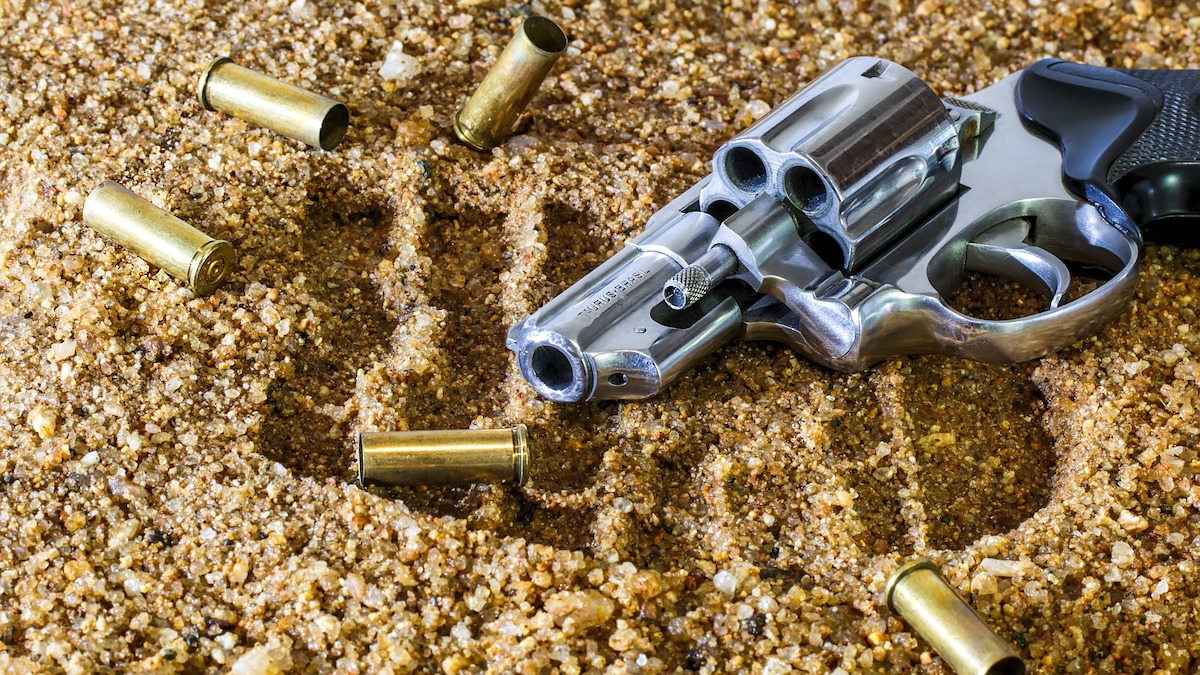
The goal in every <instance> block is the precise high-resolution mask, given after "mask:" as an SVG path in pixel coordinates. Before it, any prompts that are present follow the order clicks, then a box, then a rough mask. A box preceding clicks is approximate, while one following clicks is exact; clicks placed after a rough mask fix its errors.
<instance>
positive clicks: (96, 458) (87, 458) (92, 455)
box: [79, 450, 100, 466]
mask: <svg viewBox="0 0 1200 675" xmlns="http://www.w3.org/2000/svg"><path fill="white" fill-rule="evenodd" d="M99 462H100V453H98V452H96V451H95V450H92V451H91V452H89V453H87V454H86V455H84V456H83V457H81V458H80V459H79V463H80V464H82V465H83V466H96V464H98V463H99Z"/></svg>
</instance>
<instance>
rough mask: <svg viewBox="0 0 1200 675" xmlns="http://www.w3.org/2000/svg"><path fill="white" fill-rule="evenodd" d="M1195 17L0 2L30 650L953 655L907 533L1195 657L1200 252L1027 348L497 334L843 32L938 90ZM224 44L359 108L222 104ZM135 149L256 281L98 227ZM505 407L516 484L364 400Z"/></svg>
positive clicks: (429, 666) (437, 420)
mask: <svg viewBox="0 0 1200 675" xmlns="http://www.w3.org/2000/svg"><path fill="white" fill-rule="evenodd" d="M531 11H536V12H538V13H541V14H545V15H547V16H550V17H552V18H554V19H555V20H557V21H559V22H560V23H561V24H562V25H563V27H564V28H565V29H566V31H567V32H568V34H569V35H570V37H571V46H570V48H569V50H568V53H567V54H566V56H565V57H564V58H563V59H562V61H560V63H559V65H558V66H557V67H556V69H555V71H554V73H553V74H552V75H551V76H550V78H549V80H548V81H547V82H546V84H545V86H544V87H543V89H542V91H541V92H540V94H539V95H538V97H537V98H536V99H535V101H534V103H533V106H532V115H531V116H530V117H529V119H528V120H527V121H526V122H524V123H523V126H522V127H521V128H520V129H519V130H518V134H517V135H516V136H515V137H514V138H512V139H511V140H510V141H509V142H508V143H507V144H505V145H504V146H502V147H500V148H498V149H496V150H495V151H494V152H493V153H491V154H480V153H477V152H474V151H472V150H470V149H468V148H466V147H464V146H462V145H460V144H458V143H456V142H455V140H454V137H453V133H452V131H451V118H452V115H453V113H454V111H455V110H456V108H457V107H458V106H459V105H461V103H462V102H463V101H464V100H465V99H466V97H467V96H468V95H469V93H470V92H471V90H472V88H473V86H474V85H475V83H477V82H478V81H479V80H480V79H481V78H482V76H483V74H484V73H485V72H486V69H487V67H488V65H489V64H490V63H491V62H492V61H493V60H494V59H495V57H496V55H497V54H498V53H499V50H500V49H501V48H502V47H503V45H504V43H505V42H506V41H507V39H508V37H509V36H510V35H511V34H512V31H513V30H514V28H515V26H516V24H517V22H519V20H520V19H521V17H522V16H523V15H524V14H526V13H529V12H531ZM1193 15H1194V12H1193V11H1192V10H1191V9H1190V8H1189V7H1188V6H1187V5H1186V4H1182V3H1181V4H1179V5H1177V6H1171V5H1169V4H1167V3H1161V4H1154V3H1149V2H1143V1H1142V0H1134V1H1133V2H1131V3H1128V4H1122V3H1109V2H1100V3H1094V4H1090V5H1089V4H1085V3H1082V2H1055V3H1050V2H1042V1H1040V0H1039V1H1030V2H1018V3H1014V4H1009V5H1007V6H1006V5H1003V4H1001V3H995V4H993V3H990V2H980V1H972V2H966V3H946V4H942V3H940V2H938V1H937V0H924V1H923V2H920V3H912V2H903V1H894V2H890V3H888V2H879V3H867V2H855V1H852V0H845V1H843V2H838V3H832V2H827V1H826V0H820V1H819V2H816V3H812V4H808V3H804V4H796V3H789V2H783V1H779V0H764V1H763V2H757V3H749V2H742V1H738V0H734V1H732V2H715V1H714V2H705V3H698V4H692V3H675V2H670V1H667V2H628V3H622V2H614V3H611V4H603V3H600V2H593V3H587V2H582V1H570V0H568V1H566V2H563V3H561V4H560V3H547V4H542V3H534V4H533V5H532V6H531V5H511V4H504V3H495V2H487V1H470V0H464V1H461V2H458V3H446V4H444V5H440V4H435V3H422V2H418V1H417V0H398V1H397V2H393V3H389V4H385V5H378V6H375V5H372V6H367V5H363V4H356V3H314V2H311V1H308V2H306V1H305V0H297V1H296V2H293V3H290V4H289V3H286V2H269V3H257V2H254V3H244V4H242V3H238V4H234V3H231V4H230V5H228V6H226V5H224V4H223V3H204V2H196V1H190V2H184V1H182V0H172V1H164V2H160V3H143V2H134V3H115V2H97V3H73V2H67V3H48V2H34V1H32V0H0V56H2V58H0V64H2V65H0V326H2V328H0V671H8V672H27V671H36V670H46V671H55V672H57V671H66V672H94V671H101V672H103V671H116V672H176V671H179V672H203V671H218V672H219V671H226V670H229V671H231V672H235V673H271V672H278V671H287V670H291V671H295V672H343V673H351V672H381V673H386V672H410V671H421V672H438V671H441V672H446V673H469V672H485V671H486V672H519V673H537V672H555V671H557V672H564V673H575V672H585V671H586V672H595V671H611V672H631V673H633V672H636V673H657V672H690V671H695V672H755V673H757V672H762V673H772V674H778V673H786V672H813V673H820V672H829V671H832V672H838V673H841V672H919V673H944V672H947V669H946V667H945V666H944V664H943V663H942V661H941V660H940V658H939V657H938V656H937V655H936V654H934V653H932V652H931V650H930V648H929V647H928V645H927V644H926V643H925V642H924V641H923V640H921V639H920V638H918V637H917V636H916V635H914V634H913V633H912V632H910V631H909V630H908V629H907V628H906V626H905V625H904V624H903V623H902V622H901V621H899V620H898V619H897V618H896V617H895V616H893V615H891V614H890V613H889V612H888V610H887V609H886V608H884V607H883V606H882V604H881V603H882V590H883V586H884V583H885V582H886V580H887V577H888V575H889V574H890V572H891V571H892V570H893V569H895V567H896V566H897V565H898V564H899V563H900V562H902V561H904V560H906V559H908V558H910V557H912V556H914V555H924V556H928V557H930V558H932V559H933V560H934V561H936V562H937V563H938V564H939V565H941V566H942V570H943V573H944V574H945V576H946V578H947V579H948V581H949V582H950V583H951V584H952V585H953V586H954V587H955V588H956V589H957V590H959V591H960V592H961V593H962V594H963V595H964V597H966V598H967V599H968V600H969V601H970V603H971V604H972V605H973V606H974V607H975V609H976V610H977V611H978V612H979V614H980V615H981V616H982V617H983V618H984V619H985V620H986V621H987V622H988V623H989V624H991V625H992V626H994V627H995V629H996V630H997V632H998V633H999V634H1000V635H1001V636H1002V637H1004V638H1005V639H1007V640H1010V641H1011V642H1012V643H1013V644H1014V646H1015V647H1016V649H1017V650H1018V652H1019V653H1020V654H1021V655H1022V656H1023V657H1024V658H1026V660H1027V661H1028V662H1029V663H1030V664H1031V665H1032V666H1034V667H1035V668H1036V669H1037V670H1038V671H1039V672H1121V673H1133V672H1147V673H1149V672H1192V671H1194V670H1195V669H1196V668H1197V667H1198V664H1200V646H1198V645H1200V643H1197V641H1196V640H1195V635H1197V634H1200V573H1198V570H1197V563H1196V562H1195V561H1194V558H1195V557H1196V553H1197V551H1198V550H1200V511H1198V510H1197V508H1198V506H1200V488H1198V487H1197V484H1196V478H1195V475H1194V474H1195V473H1196V471H1197V470H1198V469H1200V460H1198V458H1197V450H1198V449H1200V441H1198V440H1197V439H1198V437H1200V431H1198V422H1197V413H1196V408H1197V405H1198V404H1200V401H1198V394H1197V391H1198V388H1197V379H1198V378H1200V338H1198V335H1200V323H1198V322H1197V317H1196V312H1197V308H1198V307H1200V256H1198V255H1197V252H1196V251H1194V250H1181V249H1176V248H1171V247H1160V246H1150V247H1148V248H1147V250H1146V253H1145V261H1144V268H1143V273H1142V276H1141V280H1140V282H1139V286H1138V293H1137V296H1136V298H1135V300H1134V302H1133V303H1132V304H1131V305H1130V307H1129V309H1128V312H1127V313H1126V314H1125V315H1124V316H1123V317H1122V318H1121V319H1120V320H1119V321H1117V322H1115V323H1114V324H1112V325H1110V326H1108V327H1107V328H1105V329H1104V330H1103V331H1101V332H1100V333H1099V334H1098V335H1097V336H1096V337H1094V338H1091V339H1088V340H1085V341H1083V342H1082V343H1080V344H1077V345H1074V346H1072V347H1070V348H1067V349H1064V350H1063V351H1061V352H1059V353H1057V354H1055V355H1053V356H1050V357H1046V358H1043V359H1041V360H1039V361H1036V362H1032V363H1028V364H1019V365H1012V366H984V365H979V364H974V363H968V362H963V361H958V360H955V359H952V358H947V357H914V358H905V359H897V360H894V361H890V362H887V363H885V364H882V365H880V366H878V367H876V368H873V369H871V370H870V371H868V372H865V373H861V374H856V375H843V374H835V373H831V372H829V371H826V370H822V369H821V368H818V367H815V366H813V365H810V364H808V363H806V362H804V361H803V360H802V359H800V358H799V357H797V356H796V355H794V354H793V353H791V352H790V351H789V350H787V349H786V348H783V347H780V346H777V345H771V344H760V343H739V344H733V345H730V346H728V347H726V348H725V349H723V350H722V351H720V352H719V353H717V354H716V355H714V356H713V357H712V358H710V359H709V360H708V361H706V362H705V363H704V364H703V365H702V366H701V367H699V368H697V369H696V370H695V371H694V372H693V373H691V374H690V375H688V376H687V377H685V378H684V379H682V380H681V381H679V382H678V383H676V384H675V385H674V386H672V387H671V388H670V389H668V390H667V391H666V392H664V393H663V394H662V395H660V396H659V397H657V398H655V399H653V400H650V401H645V402H635V403H591V404H575V405H558V404H551V403H548V402H544V401H541V400H539V399H538V398H537V396H536V395H535V394H534V392H533V390H532V389H531V388H530V387H529V386H528V385H526V384H525V382H524V381H523V380H522V379H521V377H520V375H519V373H518V371H517V368H516V364H515V361H514V359H513V358H512V356H511V355H510V353H509V352H507V351H506V350H505V348H504V346H503V336H504V333H505V331H506V329H507V327H508V326H509V325H510V324H512V323H514V322H516V321H518V320H520V319H522V318H523V317H524V316H526V315H527V314H528V313H529V312H531V311H532V310H534V309H536V308H537V307H539V306H541V304H543V303H544V302H545V301H546V300H548V299H549V298H550V297H552V296H553V295H554V294H555V293H557V292H558V291H559V290H561V289H563V288H565V287H566V286H568V285H570V284H571V283H573V282H574V281H575V280H577V279H578V278H580V277H581V276H582V275H583V274H585V273H586V272H587V271H588V270H589V269H590V268H591V267H593V266H595V265H596V264H598V263H599V262H601V261H602V260H604V259H605V258H606V257H607V256H609V255H611V254H612V253H613V252H614V251H616V250H618V249H619V248H620V247H621V246H622V244H623V242H624V241H625V240H626V239H627V238H629V237H630V236H631V235H634V234H636V233H637V232H639V231H640V228H641V227H642V224H643V223H644V222H645V220H646V218H647V217H648V216H649V215H650V214H651V213H653V212H654V211H655V210H656V209H657V208H659V207H661V206H662V205H663V204H665V203H666V202H667V201H669V200H670V199H671V198H672V197H674V196H675V195H677V194H678V193H679V192H681V191H682V190H684V189H686V188H687V187H688V186H690V185H691V184H693V183H694V182H695V181H697V180H698V179H700V178H701V177H702V176H703V175H704V174H705V173H706V172H707V171H708V164H707V162H708V159H709V158H710V157H711V154H712V152H713V151H714V150H715V149H716V148H717V147H718V146H719V145H720V144H721V143H722V142H723V141H725V140H726V139H727V138H728V137H730V136H732V135H733V134H735V133H737V132H738V131H739V130H740V129H743V128H745V127H746V126H747V125H748V124H749V123H751V122H752V121H753V120H754V119H755V118H756V117H758V116H761V115H762V114H764V113H765V112H766V111H767V110H768V109H769V108H770V106H772V105H773V104H775V103H778V102H780V101H782V100H783V99H784V98H786V97H787V96H788V95H790V94H791V93H792V92H794V91H795V90H796V89H798V88H799V87H800V86H802V85H803V84H804V83H805V82H807V81H808V80H810V79H812V78H813V77H815V76H816V75H817V74H818V73H819V72H821V71H822V70H823V69H825V68H827V67H829V66H831V65H833V64H835V63H837V62H838V61H840V60H841V59H844V58H846V57H849V56H852V55H858V54H872V55H878V56H881V57H884V58H888V59H892V60H895V61H898V62H900V63H902V64H904V65H906V66H908V67H909V68H911V69H912V70H914V71H915V72H917V73H918V74H920V75H922V76H923V77H924V78H926V80H927V81H928V82H929V83H930V84H931V85H932V86H933V87H934V88H935V89H936V90H937V91H938V92H940V93H942V94H943V95H962V94H966V93H969V92H970V91H972V90H974V89H976V88H979V87H982V86H986V85H987V84H990V83H991V82H993V81H995V80H996V79H998V78H1000V77H1002V76H1004V75H1006V74H1008V73H1010V72H1012V71H1014V70H1016V69H1019V68H1021V67H1023V66H1025V65H1028V64H1029V63H1032V62H1033V61H1035V60H1037V59H1038V58H1041V57H1044V56H1052V55H1053V56H1060V57H1063V58H1066V59H1071V60H1075V61H1080V62H1086V63H1092V64H1097V65H1112V66H1120V67H1148V68H1186V67H1195V66H1196V65H1197V63H1200V45H1198V44H1197V42H1196V38H1195V35H1196V33H1197V31H1200V18H1194V16H1193ZM222 54H231V55H232V56H233V58H234V59H235V60H236V61H237V62H238V63H240V64H242V65H245V66H247V67H250V68H253V69H255V70H259V71H261V72H264V73H268V74H271V75H274V76H277V77H280V78H283V79H285V80H288V81H290V82H292V83H295V84H298V85H300V86H304V87H307V88H310V89H313V90H314V91H318V92H321V93H324V94H326V95H329V96H332V97H334V98H337V99H339V100H341V101H344V102H345V103H346V104H347V105H348V106H349V107H350V109H351V114H352V122H351V130H350V132H349V134H348V135H347V137H346V139H345V140H344V141H343V143H342V144H341V145H340V146H339V147H338V148H337V149H336V150H335V151H333V152H321V151H317V150H312V149H309V148H307V147H304V146H303V145H301V144H300V143H298V142H295V141H292V140H289V139H286V138H283V137H281V136H279V135H277V134H274V133H272V132H270V131H268V130H265V129H262V128H258V127H255V126H252V125H249V124H247V123H245V122H243V121H241V120H238V119H236V118H233V117H230V116H227V115H224V114H221V113H216V112H209V111H205V110H203V109H202V108H201V106H200V104H199V102H198V101H197V100H196V97H195V95H194V91H193V87H194V83H195V80H196V78H197V77H198V76H199V74H200V72H201V71H202V69H203V68H204V67H205V65H206V64H207V63H208V62H209V61H210V60H211V59H212V58H213V57H215V56H218V55H222ZM389 54H392V57H391V59H390V61H391V64H390V66H389V67H388V68H387V69H386V72H387V74H389V75H391V76H393V78H394V79H388V80H385V79H384V78H383V77H381V75H380V71H381V68H382V67H383V66H384V64H385V61H387V60H389V57H388V55H389ZM104 178H111V179H114V180H117V181H119V182H121V183H122V184H124V185H125V186H126V187H128V188H130V189H131V190H134V191H135V192H138V193H139V194H141V195H143V196H145V197H147V198H148V199H150V200H152V201H153V202H155V203H156V204H158V205H159V206H162V207H164V208H166V209H168V210H170V211H171V212H172V213H174V214H176V215H177V216H179V217H181V218H183V219H184V220H186V221H188V222H190V223H191V224H193V225H194V226H196V227H198V228H200V229H202V230H204V231H206V232H208V233H209V234H211V235H213V236H216V237H220V238H224V239H227V240H229V241H231V242H233V243H234V245H235V247H236V248H237V250H238V253H239V262H238V266H237V269H236V270H235V272H234V274H233V276H232V279H231V281H230V282H229V283H228V284H227V285H226V286H225V287H223V288H222V289H220V290H218V291H217V292H216V293H214V294H213V295H211V296H208V297H204V298H197V297H194V296H193V294H192V293H191V292H190V291H189V290H187V289H186V287H185V286H183V285H181V284H180V283H178V282H177V281H175V280H174V279H172V278H171V277H169V276H167V275H166V273H164V272H162V271H161V270H159V269H158V268H156V267H153V266H151V265H149V264H147V263H146V262H145V261H143V260H141V259H139V258H138V257H137V256H136V255H134V254H132V253H131V252H129V251H127V250H125V249H123V248H121V247H119V246H117V245H115V244H113V243H112V242H109V241H107V240H105V239H103V238H101V237H100V236H98V235H97V234H96V233H95V232H93V231H91V230H90V229H88V228H87V227H86V226H84V225H83V223H82V220H81V208H82V203H83V200H84V197H85V196H86V195H87V193H88V192H89V191H90V190H91V189H92V187H94V186H95V185H96V184H98V183H99V182H100V181H101V180H102V179H104ZM1010 290H1011V289H1008V288H1007V287H1004V286H995V287H992V288H991V289H990V290H989V289H985V291H984V292H983V293H982V297H981V298H977V299H976V300H977V301H978V302H979V303H981V304H982V305H983V306H989V305H991V306H1005V305H1007V304H1008V303H1011V300H1009V299H1008V297H1009V296H1008V295H1007V293H1008V292H1009V291H1010ZM516 423H525V424H527V425H528V426H529V428H530V436H531V442H532V444H533V446H534V452H535V453H536V454H535V456H534V462H533V465H532V474H531V479H530V481H529V483H528V484H527V485H526V486H525V487H523V488H520V489H517V488H513V487H510V486H503V485H494V486H489V485H479V486H472V487H436V488H435V487H429V488H394V489H374V488H373V489H371V490H364V489H362V488H360V487H358V486H357V485H355V484H354V482H353V479H354V474H355V467H354V454H353V449H352V448H353V442H352V441H353V437H354V434H355V433H356V432H358V431H373V430H390V429H406V428H408V429H428V428H463V427H477V428H480V427H500V426H510V425H513V424H516Z"/></svg>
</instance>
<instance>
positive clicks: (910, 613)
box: [884, 558, 1025, 675]
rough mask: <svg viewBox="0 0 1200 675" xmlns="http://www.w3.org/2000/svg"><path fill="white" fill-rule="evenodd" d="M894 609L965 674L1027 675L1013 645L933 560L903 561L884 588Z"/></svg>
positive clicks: (949, 663)
mask: <svg viewBox="0 0 1200 675" xmlns="http://www.w3.org/2000/svg"><path fill="white" fill-rule="evenodd" d="M884 594H885V596H886V598H887V605H888V608H889V609H891V610H892V611H893V612H895V613H896V614H899V615H900V617H901V618H903V619H904V620H905V621H906V622H908V625H910V626H912V627H913V629H914V630H916V631H917V633H919V634H920V635H921V637H923V638H925V641H926V642H928V643H929V645H930V646H931V647H933V648H934V650H936V651H937V653H938V654H940V655H941V657H942V658H943V659H945V660H946V663H947V664H948V665H949V666H950V667H951V668H952V669H954V672H956V673H959V674H960V675H1024V673H1025V662H1024V661H1022V660H1021V657H1019V656H1017V653H1016V652H1015V651H1014V650H1013V648H1012V645H1010V644H1009V643H1007V642H1005V641H1004V640H1001V639H1000V636H998V635H996V634H995V633H994V632H993V631H992V629H991V628H988V626H987V624H985V623H984V622H983V621H982V620H981V619H980V618H979V615H977V614H976V613H975V611H974V610H972V609H971V607H970V605H968V604H967V603H966V602H964V601H963V599H962V598H961V597H959V595H958V593H956V592H955V591H954V589H953V588H951V587H950V584H948V583H946V580H945V579H943V578H942V575H941V573H940V572H938V568H937V566H935V565H934V564H933V563H932V562H930V561H929V560H926V559H924V558H917V559H915V560H910V561H909V562H907V563H905V564H903V565H901V566H900V567H899V569H897V570H896V571H895V572H894V573H892V577H891V579H889V580H888V583H887V589H886V590H885V591H884Z"/></svg>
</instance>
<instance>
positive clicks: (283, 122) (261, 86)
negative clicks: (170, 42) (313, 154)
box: [196, 56, 350, 150]
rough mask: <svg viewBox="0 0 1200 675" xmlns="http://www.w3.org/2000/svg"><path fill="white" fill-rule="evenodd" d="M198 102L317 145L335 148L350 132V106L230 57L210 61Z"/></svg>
mask: <svg viewBox="0 0 1200 675" xmlns="http://www.w3.org/2000/svg"><path fill="white" fill-rule="evenodd" d="M196 93H197V94H198V95H199V96H200V103H201V104H202V105H203V106H204V107H205V108H207V109H209V110H220V111H221V112H225V113H229V114H230V115H233V116H234V117H240V118H242V119H244V120H246V121H249V122H253V123H254V124H258V125H260V126H264V127H266V128H268V129H271V130H272V131H276V132H278V133H281V134H283V135H284V136H287V137H288V138H294V139H296V140H298V141H303V142H304V143H307V144H309V145H311V146H313V147H315V148H321V149H322V150H332V149H333V148H334V147H335V146H337V144H338V143H339V142H340V141H341V140H342V137H343V136H345V135H346V129H348V128H349V126H350V111H349V110H347V109H346V106H344V105H342V104H341V103H338V102H337V101H334V100H333V99H329V98H325V97H324V96H320V95H318V94H314V93H312V92H310V91H306V90H304V89H301V88H300V87H297V86H294V85H290V84H288V83H286V82H280V81H279V80H277V79H275V78H273V77H270V76H268V75H263V74H262V73H256V72H254V71H253V70H250V69H249V68H243V67H242V66H239V65H237V64H236V63H234V62H233V61H231V60H230V59H229V58H228V57H224V56H222V57H220V58H218V59H216V60H214V61H213V62H212V63H210V64H208V67H207V68H205V69H204V73H202V74H201V75H200V82H199V84H198V85H197V87H196Z"/></svg>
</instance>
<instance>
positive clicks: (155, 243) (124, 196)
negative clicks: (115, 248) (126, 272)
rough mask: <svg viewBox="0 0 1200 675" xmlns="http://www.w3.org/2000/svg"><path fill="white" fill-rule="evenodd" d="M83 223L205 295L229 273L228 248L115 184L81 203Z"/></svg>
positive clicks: (103, 185)
mask: <svg viewBox="0 0 1200 675" xmlns="http://www.w3.org/2000/svg"><path fill="white" fill-rule="evenodd" d="M83 222H84V223H86V224H87V226H88V227H91V228H92V229H94V230H96V231H97V232H99V233H100V234H103V235H104V236H106V237H109V238H110V239H112V240H114V241H116V242H117V243H119V244H121V245H122V246H125V247H126V248H128V249H130V250H132V251H133V252H134V253H136V254H138V255H139V256H141V257H142V258H144V259H145V260H146V261H148V262H150V263H151V264H154V265H157V266H159V267H161V268H162V269H164V270H166V272H167V273H168V274H170V275H171V276H173V277H175V278H176V279H179V280H181V281H186V282H187V285H188V286H189V287H190V288H191V289H192V291H193V292H194V293H195V294H196V295H208V294H209V293H212V292H213V291H214V290H216V288H217V286H220V285H221V284H222V283H224V281H225V279H227V278H228V277H229V274H230V273H231V272H232V271H233V265H234V261H235V256H234V252H233V246H232V245H230V243H229V242H227V241H222V240H220V239H213V238H212V237H210V236H208V235H207V234H204V233H203V232H201V231H200V230H197V229H196V228H194V227H192V226H191V225H188V224H187V223H185V222H183V221H182V220H180V219H178V218H176V217H175V216H173V215H171V214H169V213H167V212H166V211H163V210H162V209H160V208H158V207H157V206H155V205H154V204H151V203H150V202H149V201H147V200H145V199H143V198H141V197H139V196H138V195H136V194H134V193H133V192H130V191H129V190H127V189H125V187H123V186H121V185H120V184H118V183H115V182H113V181H111V180H106V181H104V182H102V183H100V185H97V186H96V189H94V190H92V192H91V194H89V195H88V196H87V200H86V201H84V203H83Z"/></svg>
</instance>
